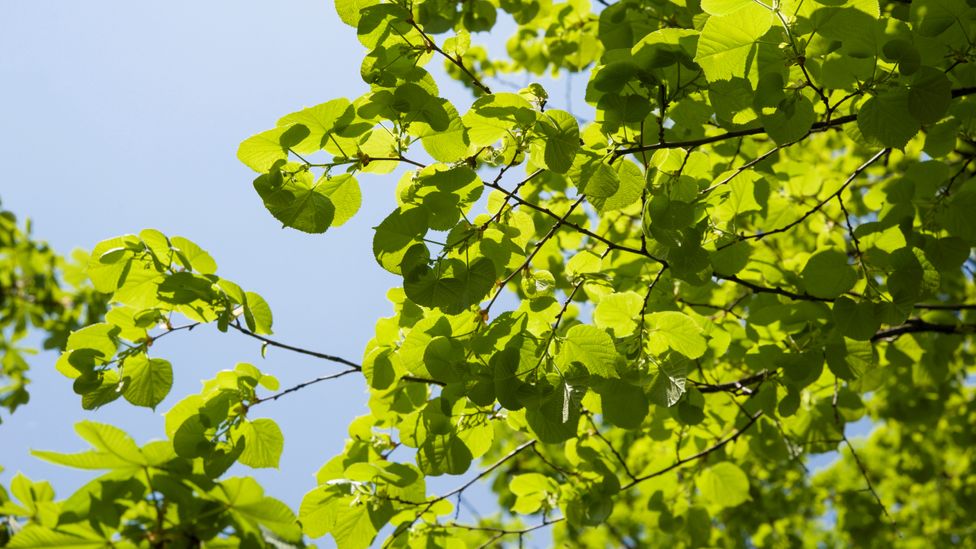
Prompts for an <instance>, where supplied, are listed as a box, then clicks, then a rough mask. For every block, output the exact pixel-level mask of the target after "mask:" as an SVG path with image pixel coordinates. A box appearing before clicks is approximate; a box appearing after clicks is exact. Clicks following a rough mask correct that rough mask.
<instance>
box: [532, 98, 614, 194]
mask: <svg viewBox="0 0 976 549" xmlns="http://www.w3.org/2000/svg"><path fill="white" fill-rule="evenodd" d="M536 131H537V132H538V134H539V138H538V139H537V140H536V141H534V142H533V143H532V151H533V153H532V154H533V155H538V156H541V157H542V158H543V160H544V162H545V164H546V167H548V168H549V169H550V170H552V171H554V172H556V173H566V172H568V171H569V168H570V167H572V165H573V159H574V158H576V151H578V150H579V148H580V132H579V124H578V123H577V122H576V118H574V117H573V115H571V114H569V113H568V112H566V111H560V110H550V111H546V112H545V113H543V114H542V115H540V116H539V119H538V122H537V123H536ZM540 152H541V153H542V154H541V155H540V154H539V153H540ZM607 194H610V193H607ZM598 196H599V195H598Z"/></svg>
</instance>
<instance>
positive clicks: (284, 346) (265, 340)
mask: <svg viewBox="0 0 976 549" xmlns="http://www.w3.org/2000/svg"><path fill="white" fill-rule="evenodd" d="M229 326H230V327H231V328H233V329H235V330H237V331H238V332H240V333H242V334H244V335H246V336H248V337H252V338H254V339H256V340H258V341H261V342H263V343H265V344H267V345H270V346H272V347H278V348H279V349H285V350H288V351H292V352H294V353H300V354H303V355H308V356H313V357H315V358H321V359H322V360H328V361H329V362H337V363H339V364H345V365H346V366H349V367H350V368H353V369H354V370H358V371H362V369H363V367H362V366H360V365H359V364H356V363H355V362H352V361H351V360H346V359H344V358H342V357H338V356H334V355H328V354H325V353H320V352H318V351H311V350H309V349H303V348H301V347H295V346H294V345H289V344H287V343H281V342H279V341H275V340H273V339H269V338H267V337H265V336H263V335H259V334H256V333H254V332H252V331H251V330H248V329H247V328H245V327H243V326H241V325H240V324H238V323H236V322H231V323H230V324H229Z"/></svg>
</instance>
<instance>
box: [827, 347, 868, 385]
mask: <svg viewBox="0 0 976 549" xmlns="http://www.w3.org/2000/svg"><path fill="white" fill-rule="evenodd" d="M825 354H826V357H827V367H828V368H830V371H831V372H833V373H834V375H835V376H837V377H839V378H841V379H849V380H853V379H857V378H859V377H861V376H863V375H865V374H866V373H867V372H869V371H870V370H872V369H874V367H875V366H877V363H878V356H877V353H876V352H875V350H874V345H872V344H871V342H870V341H857V340H854V339H850V338H847V337H840V338H838V339H837V340H835V341H833V342H831V343H830V344H828V345H827V347H826V349H825Z"/></svg>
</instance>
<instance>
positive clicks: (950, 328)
mask: <svg viewBox="0 0 976 549" xmlns="http://www.w3.org/2000/svg"><path fill="white" fill-rule="evenodd" d="M924 332H935V333H940V334H956V335H964V334H973V333H976V324H964V323H961V324H936V323H933V322H927V321H925V320H922V319H920V318H909V319H908V320H906V321H905V323H904V324H902V325H900V326H895V327H893V328H887V329H884V330H881V331H879V332H877V333H875V334H874V335H873V336H871V341H879V340H882V339H889V338H897V337H898V336H901V335H904V334H917V333H924Z"/></svg>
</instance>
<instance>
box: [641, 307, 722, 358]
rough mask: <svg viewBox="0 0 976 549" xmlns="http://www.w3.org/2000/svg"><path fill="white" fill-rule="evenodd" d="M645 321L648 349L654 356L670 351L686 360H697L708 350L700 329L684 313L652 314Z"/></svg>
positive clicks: (664, 312) (663, 312) (666, 312)
mask: <svg viewBox="0 0 976 549" xmlns="http://www.w3.org/2000/svg"><path fill="white" fill-rule="evenodd" d="M645 321H646V322H647V345H648V349H649V350H650V351H651V352H652V353H654V354H656V355H661V354H663V353H665V352H666V351H668V350H669V349H670V350H672V351H675V352H678V353H681V354H682V355H684V356H686V357H688V358H698V357H700V356H702V355H703V354H705V351H706V350H708V345H707V343H706V342H705V337H704V335H702V329H701V327H699V326H698V324H697V323H696V322H695V321H694V320H692V319H691V317H690V316H688V315H686V314H684V313H679V312H676V311H662V312H658V313H652V314H649V315H647V317H646V319H645Z"/></svg>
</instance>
